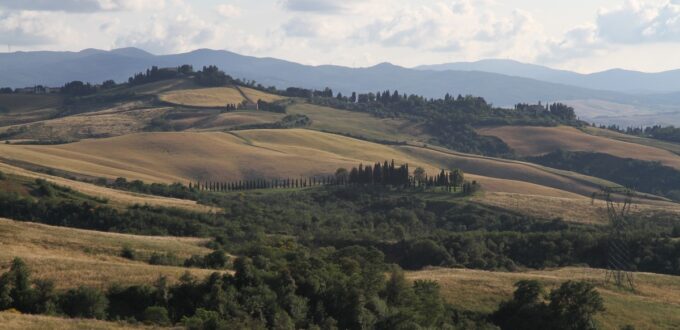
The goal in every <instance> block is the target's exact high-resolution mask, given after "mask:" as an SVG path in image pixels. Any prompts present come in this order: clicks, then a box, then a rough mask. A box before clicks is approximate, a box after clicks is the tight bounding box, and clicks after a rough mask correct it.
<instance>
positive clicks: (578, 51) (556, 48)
mask: <svg viewBox="0 0 680 330" xmlns="http://www.w3.org/2000/svg"><path fill="white" fill-rule="evenodd" d="M604 48H605V45H604V43H603V41H602V40H601V39H600V37H599V36H598V30H597V26H595V25H592V24H588V25H583V26H580V27H576V28H573V29H572V30H570V31H568V32H567V33H565V34H564V36H563V37H562V38H561V39H559V40H550V41H548V42H546V47H545V48H544V49H543V52H542V53H541V54H540V55H539V56H538V57H537V60H538V61H539V62H542V63H556V62H562V61H565V60H568V59H573V58H581V57H586V56H590V55H593V54H594V53H596V52H598V51H601V50H603V49H604Z"/></svg>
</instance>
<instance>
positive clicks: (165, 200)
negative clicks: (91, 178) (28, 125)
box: [0, 162, 216, 212]
mask: <svg viewBox="0 0 680 330" xmlns="http://www.w3.org/2000/svg"><path fill="white" fill-rule="evenodd" d="M0 171H3V172H5V173H8V174H15V175H18V176H23V177H27V178H34V179H38V178H39V179H45V180H47V181H49V182H52V183H54V184H57V185H60V186H65V187H69V188H71V189H73V190H76V191H79V192H81V193H83V194H86V195H89V196H93V197H99V198H105V199H107V200H108V201H109V204H110V205H112V206H117V207H127V206H130V205H135V204H141V205H144V204H148V205H153V206H162V207H175V208H181V209H185V210H189V211H196V212H212V211H216V209H214V208H213V207H209V206H206V205H200V204H198V203H196V202H195V201H191V200H184V199H177V198H169V197H161V196H151V195H144V194H138V193H133V192H128V191H122V190H116V189H110V188H106V187H100V186H97V185H94V184H90V183H85V182H79V181H73V180H69V179H65V178H61V177H56V176H51V175H47V174H42V173H36V172H31V171H28V170H25V169H22V168H19V167H16V166H11V165H8V164H5V163H2V162H0Z"/></svg>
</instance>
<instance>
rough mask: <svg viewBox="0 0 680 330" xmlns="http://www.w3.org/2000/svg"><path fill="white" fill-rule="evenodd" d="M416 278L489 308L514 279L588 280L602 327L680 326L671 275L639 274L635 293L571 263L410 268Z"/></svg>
mask: <svg viewBox="0 0 680 330" xmlns="http://www.w3.org/2000/svg"><path fill="white" fill-rule="evenodd" d="M407 277H408V278H410V279H413V280H416V279H428V280H435V281H437V282H439V284H440V286H441V288H442V293H443V295H444V296H445V298H446V299H447V301H449V302H450V303H451V304H453V305H454V306H456V307H458V308H461V309H466V310H473V311H478V312H484V313H490V312H492V311H494V310H495V309H496V308H497V307H498V304H499V303H501V302H502V301H504V300H508V299H510V297H511V296H512V292H513V290H514V287H513V284H514V283H515V282H517V281H519V280H523V279H534V280H538V281H540V282H542V283H543V284H544V285H545V286H546V288H548V289H553V288H556V287H558V286H559V285H560V284H561V283H563V282H565V281H567V280H584V281H589V282H592V283H593V284H595V285H596V287H597V290H598V292H600V294H601V295H602V296H603V298H604V301H605V308H606V309H607V311H606V312H604V313H603V314H601V315H600V316H598V317H597V322H598V324H599V325H600V326H602V327H603V328H604V329H619V328H620V327H621V326H623V325H627V324H631V325H634V326H635V328H636V329H677V328H678V327H680V313H677V311H678V310H680V278H679V277H676V276H669V275H657V274H648V273H638V274H636V275H635V278H636V285H637V288H636V290H637V291H636V292H630V291H625V290H620V289H617V288H615V287H613V286H612V285H611V284H606V283H604V271H603V270H598V269H590V268H576V267H568V268H561V269H554V270H543V271H526V272H517V273H505V272H489V271H479V270H467V269H430V270H423V271H417V272H410V273H408V274H407Z"/></svg>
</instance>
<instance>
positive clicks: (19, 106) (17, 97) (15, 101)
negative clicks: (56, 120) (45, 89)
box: [0, 93, 62, 113]
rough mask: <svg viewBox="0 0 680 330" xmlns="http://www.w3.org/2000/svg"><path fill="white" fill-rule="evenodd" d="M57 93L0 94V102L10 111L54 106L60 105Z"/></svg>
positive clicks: (16, 111) (60, 98) (59, 96)
mask: <svg viewBox="0 0 680 330" xmlns="http://www.w3.org/2000/svg"><path fill="white" fill-rule="evenodd" d="M61 102H62V97H61V95H59V94H23V93H22V94H0V104H1V105H2V106H3V107H5V108H7V109H9V112H10V113H18V112H26V111H31V110H38V109H45V108H54V107H58V106H59V105H61Z"/></svg>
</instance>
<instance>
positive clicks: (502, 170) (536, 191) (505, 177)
mask: <svg viewBox="0 0 680 330" xmlns="http://www.w3.org/2000/svg"><path fill="white" fill-rule="evenodd" d="M0 153H2V154H3V156H4V157H6V158H9V159H15V160H20V161H24V162H29V163H36V164H42V165H43V166H47V167H52V168H56V169H60V170H65V171H69V172H74V173H81V174H85V175H90V176H95V177H108V178H116V177H125V178H128V179H139V180H142V181H145V182H163V183H171V182H184V183H186V182H188V181H196V180H220V181H227V180H240V179H244V178H261V177H265V178H285V177H298V176H301V175H304V176H308V175H319V174H324V175H325V174H330V173H334V171H335V170H336V169H337V168H338V167H347V168H349V167H352V166H356V165H357V164H359V163H364V164H367V163H373V162H377V161H384V160H391V159H394V160H395V162H397V163H408V164H409V165H410V166H411V167H412V168H415V167H416V166H422V167H424V168H425V169H426V170H427V171H428V173H436V172H439V170H440V169H442V168H443V169H450V168H461V169H463V170H464V171H465V172H466V173H467V174H468V178H469V179H472V180H477V181H479V182H481V183H482V186H483V189H484V190H485V191H487V192H502V193H512V194H519V195H528V197H525V198H526V199H527V201H531V200H532V197H531V196H539V197H554V198H557V199H555V200H551V201H559V203H562V202H561V199H579V198H582V197H581V196H590V194H591V193H592V192H593V191H595V190H597V189H598V187H599V186H600V185H603V184H607V182H605V181H603V180H599V179H595V178H592V177H587V176H584V175H579V174H575V173H572V172H566V171H558V170H554V169H548V168H545V167H542V166H538V165H534V164H528V163H524V162H518V161H511V160H503V159H495V158H489V157H482V156H476V155H469V154H462V153H457V152H452V151H449V150H446V149H441V150H440V149H435V148H423V147H418V146H387V145H382V144H377V143H371V142H367V141H363V140H358V139H353V138H348V137H344V136H341V135H335V134H328V133H323V132H318V131H314V130H304V129H290V130H248V131H237V132H231V133H219V132H200V133H199V132H178V133H141V134H132V135H125V136H120V137H115V138H109V139H98V140H85V141H80V142H78V143H72V144H67V145H58V146H22V145H0ZM543 202H545V201H543ZM495 203H497V204H498V203H500V202H498V201H495ZM645 203H647V201H645ZM650 203H651V202H650ZM532 205H536V207H535V209H536V210H540V208H543V206H542V204H541V203H538V202H536V203H534V204H532ZM673 205H675V204H673ZM664 207H665V204H664ZM586 218H587V219H592V218H593V217H592V216H587V217H586ZM581 221H584V220H581ZM585 221H591V220H585Z"/></svg>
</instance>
